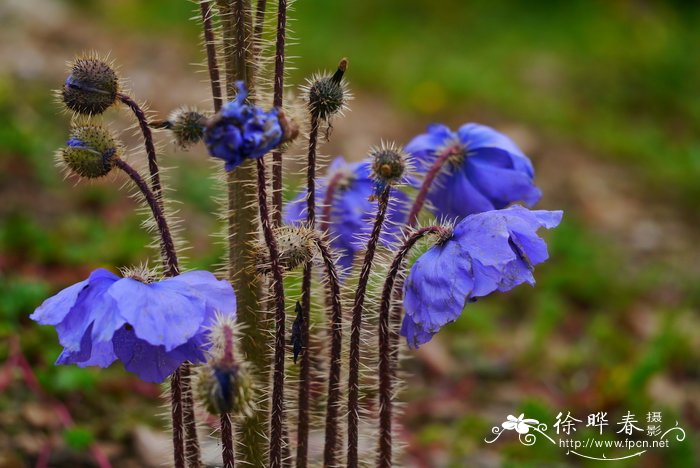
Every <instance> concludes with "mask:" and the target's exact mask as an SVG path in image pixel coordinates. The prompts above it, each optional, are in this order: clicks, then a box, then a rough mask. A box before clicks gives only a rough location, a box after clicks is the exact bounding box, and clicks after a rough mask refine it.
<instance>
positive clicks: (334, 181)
mask: <svg viewBox="0 0 700 468" xmlns="http://www.w3.org/2000/svg"><path fill="white" fill-rule="evenodd" d="M342 178H343V174H342V173H340V172H336V173H335V174H333V177H331V180H330V181H328V186H327V187H326V196H325V197H324V198H323V207H322V208H321V210H322V211H321V225H320V226H319V227H320V228H321V232H323V233H325V234H326V235H328V232H329V230H330V227H331V211H332V209H333V197H335V191H336V189H337V188H338V183H339V182H340V180H341V179H342Z"/></svg>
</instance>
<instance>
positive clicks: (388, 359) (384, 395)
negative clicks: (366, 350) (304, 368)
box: [377, 226, 450, 468]
mask: <svg viewBox="0 0 700 468" xmlns="http://www.w3.org/2000/svg"><path fill="white" fill-rule="evenodd" d="M449 232H450V231H449V229H447V228H444V227H442V226H428V227H424V228H421V229H418V230H417V231H415V232H414V233H412V234H411V235H410V236H409V237H408V238H406V240H405V241H404V243H403V245H402V246H401V248H400V249H399V251H398V252H397V253H396V256H395V257H394V260H393V261H392V263H391V267H390V268H389V272H388V273H387V276H386V281H385V282H384V288H383V290H382V298H381V301H380V306H379V453H378V455H377V467H378V468H390V467H391V466H392V464H391V463H392V460H391V455H392V454H391V447H392V440H391V438H392V436H391V426H392V424H391V418H392V401H391V400H392V393H393V378H394V366H393V365H392V364H393V363H392V356H393V355H394V354H395V353H393V352H392V349H391V342H390V331H391V330H392V329H393V328H394V327H395V326H396V324H393V323H390V322H389V310H390V309H391V302H392V294H393V291H394V284H395V283H396V280H397V278H398V276H399V271H400V270H401V268H402V266H403V262H404V261H405V259H406V257H407V256H408V253H409V252H410V250H411V248H413V246H414V245H415V244H416V242H418V240H419V239H421V238H422V237H423V236H425V235H427V234H439V235H441V236H442V235H449ZM399 295H400V292H399Z"/></svg>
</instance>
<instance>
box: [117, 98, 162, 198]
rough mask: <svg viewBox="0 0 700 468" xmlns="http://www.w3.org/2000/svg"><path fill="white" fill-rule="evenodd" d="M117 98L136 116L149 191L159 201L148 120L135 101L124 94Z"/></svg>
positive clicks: (156, 163) (153, 146) (155, 162)
mask: <svg viewBox="0 0 700 468" xmlns="http://www.w3.org/2000/svg"><path fill="white" fill-rule="evenodd" d="M117 98H118V99H119V100H120V101H121V102H122V103H124V104H126V106H127V107H129V109H131V111H132V112H133V113H134V115H135V116H136V120H138V122H139V127H140V128H141V133H142V134H143V144H144V146H145V147H146V155H147V156H148V172H150V175H151V190H152V191H153V194H154V195H155V197H156V199H157V200H159V201H160V199H161V197H162V195H163V194H162V188H161V186H160V173H159V169H158V159H157V157H156V147H155V145H154V144H153V133H152V132H151V127H149V126H148V118H146V114H145V112H144V111H143V109H141V107H139V105H138V104H137V103H136V101H134V100H133V99H131V98H130V97H129V96H127V95H126V94H123V93H119V94H118V95H117ZM160 203H162V202H160Z"/></svg>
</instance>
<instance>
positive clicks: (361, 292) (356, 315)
mask: <svg viewBox="0 0 700 468" xmlns="http://www.w3.org/2000/svg"><path fill="white" fill-rule="evenodd" d="M390 191H391V186H387V187H386V188H385V189H384V191H383V192H382V193H381V194H380V195H379V206H378V208H377V217H376V218H375V220H374V226H373V227H372V234H371V235H370V238H369V242H368V243H367V251H366V252H365V259H364V261H363V263H362V270H360V278H359V280H358V283H357V290H356V291H355V302H354V304H353V307H352V325H351V332H350V333H351V334H350V366H349V367H350V371H349V372H350V374H349V377H348V453H347V466H348V468H357V466H358V457H357V441H358V437H359V398H360V332H361V331H362V308H363V306H364V302H365V293H366V291H367V282H368V281H369V274H370V271H371V269H372V261H373V260H374V254H375V252H376V250H377V243H378V242H379V234H380V233H381V230H382V225H383V224H384V218H385V217H386V211H387V207H388V206H389V193H390Z"/></svg>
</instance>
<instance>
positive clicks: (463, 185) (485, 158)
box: [405, 123, 542, 219]
mask: <svg viewBox="0 0 700 468" xmlns="http://www.w3.org/2000/svg"><path fill="white" fill-rule="evenodd" d="M405 149H406V151H407V152H408V153H409V154H410V155H411V156H413V163H414V165H415V167H416V171H417V172H418V173H419V174H426V173H427V172H428V171H430V169H431V167H432V166H433V164H434V163H435V162H436V161H437V159H438V157H439V155H440V154H442V153H443V152H445V151H450V153H451V154H450V156H449V159H448V160H447V162H446V164H445V165H443V166H442V169H441V170H440V172H439V174H438V176H437V177H436V179H435V180H434V182H433V183H432V185H431V187H430V191H429V192H428V201H429V202H430V204H431V205H432V209H433V214H434V215H436V216H438V217H445V218H451V219H461V218H464V217H465V216H467V215H470V214H474V213H481V212H483V211H489V210H498V209H501V208H505V207H506V206H508V205H509V204H511V203H514V202H523V203H525V204H526V205H527V206H532V205H534V204H535V203H537V201H538V200H539V199H540V197H541V196H542V193H541V192H540V190H539V188H537V186H535V183H534V181H533V178H534V170H533V168H532V163H531V162H530V160H529V159H528V158H527V156H525V154H523V152H522V151H521V150H520V148H518V147H517V146H516V145H515V143H513V141H512V140H511V139H510V138H508V137H507V136H505V135H503V134H502V133H499V132H497V131H496V130H494V129H492V128H490V127H487V126H485V125H479V124H475V123H469V124H465V125H462V126H461V127H460V128H459V130H457V131H456V132H453V131H451V130H450V129H449V128H448V127H447V126H445V125H440V124H435V125H430V126H428V131H427V133H424V134H421V135H418V136H417V137H415V138H414V139H413V140H411V142H410V143H408V145H406V148H405ZM416 186H420V181H417V183H416Z"/></svg>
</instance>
